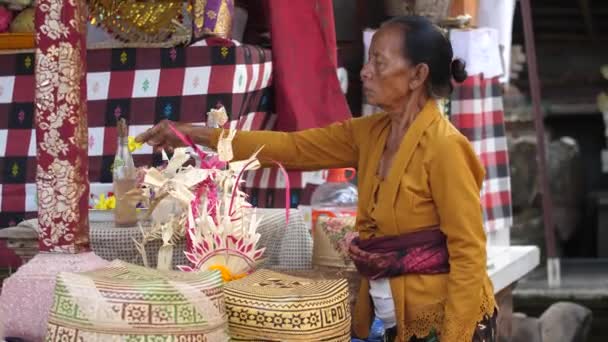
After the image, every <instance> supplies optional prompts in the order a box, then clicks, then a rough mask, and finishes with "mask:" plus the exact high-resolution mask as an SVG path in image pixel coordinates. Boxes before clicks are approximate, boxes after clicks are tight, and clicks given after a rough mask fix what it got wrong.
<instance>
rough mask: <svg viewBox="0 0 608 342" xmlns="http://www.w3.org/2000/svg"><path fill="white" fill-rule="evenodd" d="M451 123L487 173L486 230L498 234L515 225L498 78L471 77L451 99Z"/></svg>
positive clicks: (484, 194)
mask: <svg viewBox="0 0 608 342" xmlns="http://www.w3.org/2000/svg"><path fill="white" fill-rule="evenodd" d="M450 120H451V121H452V123H453V124H454V126H456V128H458V129H459V130H460V132H462V134H464V135H465V136H466V137H467V138H468V139H469V141H470V142H471V144H472V145H473V147H474V149H475V152H476V154H477V156H478V157H479V159H480V160H481V162H482V164H483V166H484V167H485V169H486V179H485V180H484V182H483V187H482V190H481V203H482V207H483V212H484V221H485V228H486V230H487V231H496V230H499V229H502V228H510V227H511V225H512V224H513V214H512V208H511V179H510V176H509V157H508V151H507V138H506V136H505V124H504V111H503V102H502V93H501V89H500V83H499V80H498V77H495V78H488V79H486V78H484V77H483V75H474V76H470V77H468V78H467V79H466V80H465V81H464V82H463V83H462V84H459V85H456V87H455V89H454V92H453V94H452V97H451V99H450Z"/></svg>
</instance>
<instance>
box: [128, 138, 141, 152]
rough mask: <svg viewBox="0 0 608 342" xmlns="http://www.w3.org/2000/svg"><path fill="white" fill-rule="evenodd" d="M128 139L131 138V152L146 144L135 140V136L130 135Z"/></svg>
mask: <svg viewBox="0 0 608 342" xmlns="http://www.w3.org/2000/svg"><path fill="white" fill-rule="evenodd" d="M128 139H129V140H128V144H129V151H130V152H133V151H137V150H139V149H140V148H142V147H143V146H144V144H142V143H138V142H137V141H135V137H131V136H130V137H129V138H128Z"/></svg>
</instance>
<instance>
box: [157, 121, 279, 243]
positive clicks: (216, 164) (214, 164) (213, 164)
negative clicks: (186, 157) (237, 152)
mask: <svg viewBox="0 0 608 342" xmlns="http://www.w3.org/2000/svg"><path fill="white" fill-rule="evenodd" d="M169 128H170V129H171V131H173V133H174V134H175V135H176V136H177V137H178V138H179V139H180V140H181V141H182V142H183V143H184V144H186V145H188V146H190V147H191V148H192V149H193V150H194V152H196V154H197V155H198V157H199V158H200V159H201V168H205V169H215V168H223V167H224V166H225V163H223V162H222V161H220V160H219V158H218V157H216V156H214V157H213V158H211V160H210V161H205V158H207V154H206V153H205V152H203V151H202V150H201V149H200V148H198V146H196V144H195V143H194V141H193V140H192V138H190V137H189V136H187V135H185V134H182V132H180V131H179V130H178V129H177V128H175V126H174V125H173V124H172V123H169ZM272 162H273V163H274V164H275V165H277V166H278V167H279V170H280V171H281V173H282V174H283V177H285V225H288V224H289V209H290V208H291V186H290V183H289V175H288V174H287V171H286V170H285V168H284V167H283V165H282V164H281V163H279V162H277V161H274V160H272ZM250 164H251V162H250V163H248V164H247V165H245V167H243V169H242V170H241V171H240V172H239V175H238V177H237V180H236V184H235V186H234V188H233V189H232V198H231V202H230V209H229V211H228V212H229V213H230V215H231V216H232V215H233V214H234V212H233V211H232V209H233V204H234V198H235V196H236V191H237V188H238V186H239V182H240V181H241V179H242V178H243V174H244V172H245V169H247V166H249V165H250ZM200 190H202V189H199V191H197V194H196V198H195V199H194V200H193V203H192V210H193V214H196V213H195V210H196V209H195V208H196V207H198V205H199V204H200V200H199V198H200V195H201V192H202V191H200ZM214 219H215V218H214ZM189 228H194V227H189ZM187 242H188V244H190V241H187Z"/></svg>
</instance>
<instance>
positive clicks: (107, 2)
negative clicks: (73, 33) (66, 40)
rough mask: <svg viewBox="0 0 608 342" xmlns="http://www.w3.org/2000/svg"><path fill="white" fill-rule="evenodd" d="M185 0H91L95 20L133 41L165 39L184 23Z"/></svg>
mask: <svg viewBox="0 0 608 342" xmlns="http://www.w3.org/2000/svg"><path fill="white" fill-rule="evenodd" d="M183 11H184V2H183V1H177V0H149V1H137V0H90V1H89V13H90V17H91V19H90V20H91V24H93V25H100V26H102V27H103V28H104V29H105V30H106V31H108V32H109V33H110V34H112V35H113V36H114V37H116V38H117V39H120V40H122V41H125V42H130V43H134V42H137V43H161V42H165V41H166V40H168V39H170V38H171V36H172V35H173V34H174V33H176V31H177V30H178V29H179V28H180V27H183V25H182V24H181V19H182V16H183V15H182V14H183Z"/></svg>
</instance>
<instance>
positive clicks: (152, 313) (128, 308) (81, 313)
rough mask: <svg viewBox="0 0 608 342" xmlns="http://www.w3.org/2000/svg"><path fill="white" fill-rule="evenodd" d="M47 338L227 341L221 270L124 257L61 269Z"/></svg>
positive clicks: (58, 339)
mask: <svg viewBox="0 0 608 342" xmlns="http://www.w3.org/2000/svg"><path fill="white" fill-rule="evenodd" d="M46 340H47V341H48V342H55V341H57V342H59V341H61V342H64V341H66V342H71V341H83V342H89V341H92V342H94V341H146V342H147V341H175V342H178V341H192V342H196V341H205V342H207V341H209V342H212V341H213V342H215V341H229V336H228V333H227V321H226V313H225V306H224V294H223V281H222V279H221V276H220V274H219V272H196V273H195V272H192V273H186V272H177V271H159V270H156V269H149V268H144V267H141V266H136V265H132V264H128V263H125V262H123V261H114V262H112V263H111V264H110V265H109V266H108V267H104V268H101V269H98V270H95V271H90V272H84V273H66V272H64V273H60V274H59V275H58V276H57V284H56V286H55V293H54V303H53V306H52V307H51V313H50V316H49V323H48V332H47V338H46Z"/></svg>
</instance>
